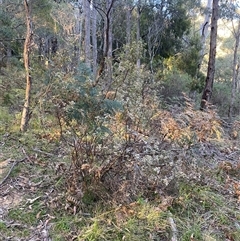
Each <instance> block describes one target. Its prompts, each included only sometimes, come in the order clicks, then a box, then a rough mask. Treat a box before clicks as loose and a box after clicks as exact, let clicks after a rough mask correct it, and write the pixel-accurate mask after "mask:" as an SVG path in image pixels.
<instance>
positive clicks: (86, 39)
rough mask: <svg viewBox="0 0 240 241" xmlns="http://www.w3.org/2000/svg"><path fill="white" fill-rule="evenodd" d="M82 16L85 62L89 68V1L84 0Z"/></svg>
mask: <svg viewBox="0 0 240 241" xmlns="http://www.w3.org/2000/svg"><path fill="white" fill-rule="evenodd" d="M84 18H85V39H84V40H85V41H84V43H85V63H86V65H87V66H88V67H89V68H91V59H92V58H91V44H90V32H91V28H90V22H91V15H90V3H89V1H88V0H85V1H84Z"/></svg>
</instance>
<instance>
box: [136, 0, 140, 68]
mask: <svg viewBox="0 0 240 241" xmlns="http://www.w3.org/2000/svg"><path fill="white" fill-rule="evenodd" d="M140 12H141V1H140V0H139V1H138V6H137V36H136V38H137V39H136V40H137V46H138V47H137V56H138V57H137V69H140V65H141V61H140V50H139V44H140Z"/></svg>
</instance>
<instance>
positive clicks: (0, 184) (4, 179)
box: [0, 158, 26, 187]
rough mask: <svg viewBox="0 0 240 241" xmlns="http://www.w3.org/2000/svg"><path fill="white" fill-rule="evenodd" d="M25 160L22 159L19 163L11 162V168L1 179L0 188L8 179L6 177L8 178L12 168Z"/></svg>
mask: <svg viewBox="0 0 240 241" xmlns="http://www.w3.org/2000/svg"><path fill="white" fill-rule="evenodd" d="M25 159H26V158H23V159H22V160H20V161H17V160H15V161H14V162H13V164H12V166H11V168H10V169H9V171H8V173H7V175H6V176H5V177H4V178H3V180H2V181H1V182H0V187H1V186H2V185H3V183H4V182H5V181H6V180H7V179H8V177H9V175H10V174H11V172H12V170H13V168H14V167H15V166H16V165H17V164H18V163H20V162H23V161H24V160H25Z"/></svg>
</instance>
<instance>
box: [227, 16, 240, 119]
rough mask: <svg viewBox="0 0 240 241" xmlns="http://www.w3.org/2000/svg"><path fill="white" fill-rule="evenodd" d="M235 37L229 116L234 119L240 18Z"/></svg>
mask: <svg viewBox="0 0 240 241" xmlns="http://www.w3.org/2000/svg"><path fill="white" fill-rule="evenodd" d="M234 35H235V36H234V37H235V46H234V54H233V74H232V90H231V101H230V106H229V118H230V120H232V116H233V105H234V102H235V99H236V91H237V76H238V69H239V63H238V47H239V39H240V20H239V21H238V28H237V32H234Z"/></svg>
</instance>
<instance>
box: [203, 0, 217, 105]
mask: <svg viewBox="0 0 240 241" xmlns="http://www.w3.org/2000/svg"><path fill="white" fill-rule="evenodd" d="M218 2H219V0H213V5H212V18H211V36H210V51H209V60H208V71H207V77H206V83H205V88H204V90H203V94H202V100H201V107H200V109H201V110H205V109H206V108H207V106H208V102H209V101H210V99H211V97H212V91H213V81H214V74H215V59H216V48H217V21H218V8H219V6H218Z"/></svg>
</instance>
